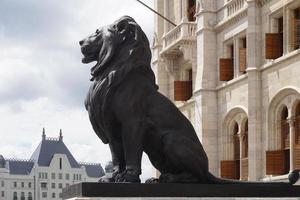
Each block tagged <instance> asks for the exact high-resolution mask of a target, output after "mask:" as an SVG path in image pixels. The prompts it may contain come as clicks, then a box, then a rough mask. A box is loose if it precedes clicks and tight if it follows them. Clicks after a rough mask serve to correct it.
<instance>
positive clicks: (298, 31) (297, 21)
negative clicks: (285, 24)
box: [294, 8, 300, 49]
mask: <svg viewBox="0 0 300 200" xmlns="http://www.w3.org/2000/svg"><path fill="white" fill-rule="evenodd" d="M299 47H300V8H297V9H295V11H294V49H299Z"/></svg>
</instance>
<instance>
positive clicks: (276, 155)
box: [266, 106, 290, 175]
mask: <svg viewBox="0 0 300 200" xmlns="http://www.w3.org/2000/svg"><path fill="white" fill-rule="evenodd" d="M278 123H279V125H280V132H279V133H280V134H279V135H278V136H279V137H280V141H281V144H280V146H279V147H278V148H277V149H276V150H269V151H266V174H268V175H283V174H287V173H288V172H289V170H290V126H289V122H288V109H287V107H286V106H284V107H283V108H282V109H281V110H280V112H279V117H278Z"/></svg>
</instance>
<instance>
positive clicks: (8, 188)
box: [0, 130, 104, 200]
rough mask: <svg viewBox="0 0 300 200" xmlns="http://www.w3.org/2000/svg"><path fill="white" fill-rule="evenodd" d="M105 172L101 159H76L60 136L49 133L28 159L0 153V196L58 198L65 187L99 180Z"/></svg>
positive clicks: (35, 199)
mask: <svg viewBox="0 0 300 200" xmlns="http://www.w3.org/2000/svg"><path fill="white" fill-rule="evenodd" d="M103 175H104V171H103V168H102V166H101V164H99V163H80V162H77V161H76V160H75V158H74V157H73V155H72V154H71V152H70V151H69V150H68V148H67V146H66V145H65V144H64V142H63V136H62V132H61V131H60V135H59V137H58V138H49V137H46V134H45V130H43V134H42V141H41V142H40V144H39V145H38V147H37V148H36V150H35V151H34V152H33V154H32V156H31V158H30V159H29V160H25V159H23V160H21V159H5V158H4V157H3V156H2V155H0V200H56V199H57V200H58V199H62V189H63V188H65V187H67V186H69V185H72V184H76V183H79V182H97V181H98V180H99V178H100V177H101V176H103Z"/></svg>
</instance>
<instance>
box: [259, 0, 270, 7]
mask: <svg viewBox="0 0 300 200" xmlns="http://www.w3.org/2000/svg"><path fill="white" fill-rule="evenodd" d="M270 1H272V0H259V1H258V5H259V6H264V5H265V4H267V3H269V2H270Z"/></svg>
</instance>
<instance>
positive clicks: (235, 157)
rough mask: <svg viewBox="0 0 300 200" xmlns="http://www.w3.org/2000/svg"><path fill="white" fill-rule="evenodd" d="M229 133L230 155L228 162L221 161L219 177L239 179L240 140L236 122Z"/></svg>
mask: <svg viewBox="0 0 300 200" xmlns="http://www.w3.org/2000/svg"><path fill="white" fill-rule="evenodd" d="M232 125H233V126H232V129H231V131H230V135H229V137H230V143H231V144H230V145H232V147H233V148H232V149H231V150H230V152H231V155H230V157H228V158H229V159H228V160H222V161H221V177H223V178H229V179H240V140H239V135H238V132H239V125H238V123H237V122H236V121H234V122H233V124H232Z"/></svg>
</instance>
